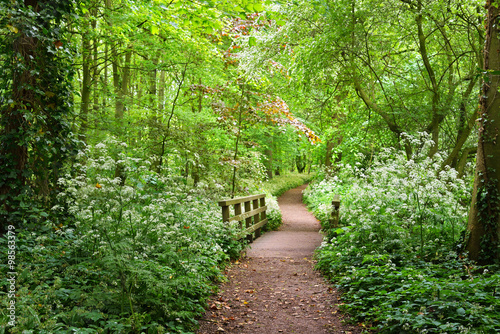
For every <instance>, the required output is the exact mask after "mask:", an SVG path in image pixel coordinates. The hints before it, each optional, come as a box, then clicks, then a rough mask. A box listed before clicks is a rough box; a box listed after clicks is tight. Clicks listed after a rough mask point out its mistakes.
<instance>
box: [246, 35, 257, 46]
mask: <svg viewBox="0 0 500 334" xmlns="http://www.w3.org/2000/svg"><path fill="white" fill-rule="evenodd" d="M248 45H250V46H256V45H257V39H256V38H255V37H253V36H251V37H250V38H249V39H248Z"/></svg>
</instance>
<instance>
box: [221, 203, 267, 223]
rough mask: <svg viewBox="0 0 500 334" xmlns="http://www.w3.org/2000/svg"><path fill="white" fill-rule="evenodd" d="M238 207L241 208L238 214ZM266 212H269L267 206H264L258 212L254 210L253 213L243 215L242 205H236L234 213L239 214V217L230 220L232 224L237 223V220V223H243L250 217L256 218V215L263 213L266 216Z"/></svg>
mask: <svg viewBox="0 0 500 334" xmlns="http://www.w3.org/2000/svg"><path fill="white" fill-rule="evenodd" d="M237 205H239V206H240V209H239V212H236V206H237ZM266 210H267V206H263V207H261V208H258V209H257V210H252V211H248V212H245V213H241V204H235V206H234V213H235V214H237V215H236V216H234V217H231V218H229V221H230V222H232V221H235V220H236V221H243V220H245V219H247V218H248V217H252V216H255V215H256V214H259V213H261V212H263V213H264V214H265V211H266ZM239 213H240V214H239Z"/></svg>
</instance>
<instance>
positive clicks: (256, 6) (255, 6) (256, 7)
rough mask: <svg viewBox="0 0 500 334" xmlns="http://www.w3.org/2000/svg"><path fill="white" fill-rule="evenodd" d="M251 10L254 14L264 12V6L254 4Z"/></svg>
mask: <svg viewBox="0 0 500 334" xmlns="http://www.w3.org/2000/svg"><path fill="white" fill-rule="evenodd" d="M253 9H254V10H255V11H256V12H262V11H263V10H264V6H263V5H262V4H261V3H255V4H253Z"/></svg>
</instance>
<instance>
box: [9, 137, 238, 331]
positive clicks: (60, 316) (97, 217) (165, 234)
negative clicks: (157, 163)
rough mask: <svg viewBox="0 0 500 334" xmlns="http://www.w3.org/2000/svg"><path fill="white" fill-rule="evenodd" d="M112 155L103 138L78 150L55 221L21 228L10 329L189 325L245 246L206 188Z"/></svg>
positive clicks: (183, 327)
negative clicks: (79, 159) (80, 155)
mask: <svg viewBox="0 0 500 334" xmlns="http://www.w3.org/2000/svg"><path fill="white" fill-rule="evenodd" d="M113 144H114V143H113ZM113 154H114V153H112V152H110V150H109V149H108V145H106V144H99V145H96V146H95V147H94V148H92V149H90V150H88V151H87V152H85V155H86V156H87V159H86V160H85V164H83V165H79V166H77V172H76V174H75V175H76V176H73V177H72V176H70V175H68V176H66V177H65V178H62V179H60V183H61V186H63V187H65V189H66V191H65V192H64V193H61V194H60V195H59V201H60V205H58V206H56V207H54V209H53V210H54V215H53V217H54V219H49V220H47V221H46V222H45V223H44V224H43V226H42V227H40V228H38V229H36V230H34V231H27V230H25V231H23V232H20V233H19V238H18V243H17V246H18V249H19V251H18V252H19V256H21V258H19V259H18V262H17V263H18V267H17V268H16V270H17V272H18V273H20V275H19V277H18V280H17V284H18V286H19V292H18V294H19V298H18V299H17V304H16V307H17V310H18V313H17V316H18V320H19V322H18V325H17V326H16V327H14V328H12V329H11V332H12V333H23V332H27V331H33V330H35V329H36V330H37V333H54V332H57V333H72V332H74V331H78V332H80V333H97V332H102V331H105V332H112V333H120V332H121V333H125V332H126V333H140V332H143V331H144V332H154V333H166V332H188V331H189V330H190V329H191V328H193V326H194V325H195V324H196V320H195V318H196V317H197V316H198V315H199V314H200V313H202V312H204V307H205V300H206V299H207V298H208V297H209V295H210V294H211V293H212V292H213V290H214V288H215V285H214V282H216V281H217V280H220V279H221V278H222V276H221V267H222V265H223V263H224V262H225V261H227V260H228V259H229V257H230V256H231V255H233V256H238V255H239V252H240V250H241V249H242V248H243V247H244V245H243V244H241V243H239V242H236V241H235V240H234V239H233V237H234V236H235V235H236V233H237V229H236V226H234V225H227V224H224V223H223V222H222V217H221V212H220V208H219V207H218V206H217V204H216V201H215V200H214V199H213V198H211V196H210V194H207V193H205V192H204V189H202V188H199V189H198V188H190V187H188V186H186V182H184V179H183V178H182V177H180V176H176V175H179V174H178V173H174V172H172V173H171V174H170V176H168V177H165V176H161V175H158V174H156V173H153V172H151V171H150V170H149V163H148V162H147V161H144V160H141V159H133V158H129V157H127V156H125V154H122V153H118V154H116V156H117V158H115V159H113V158H112V155H113ZM117 168H120V169H121V174H122V175H123V176H126V182H125V184H123V179H121V178H115V177H114V175H115V173H116V170H117ZM68 214H69V216H70V217H72V218H71V219H67V220H59V221H58V220H56V219H55V217H64V216H67V215H68ZM6 247H7V242H6V239H5V238H2V239H1V248H2V252H3V251H4V250H5V249H6ZM5 269H6V267H3V268H2V271H3V270H5ZM2 284H6V283H4V282H2ZM6 303H7V300H5V298H4V299H2V311H1V312H2V313H1V314H0V319H2V321H1V322H2V323H6V321H3V320H6V319H7V313H6V311H5V310H6V307H5V306H6Z"/></svg>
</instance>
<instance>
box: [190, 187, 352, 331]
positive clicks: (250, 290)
mask: <svg viewBox="0 0 500 334" xmlns="http://www.w3.org/2000/svg"><path fill="white" fill-rule="evenodd" d="M305 187H306V185H303V186H301V187H298V188H295V189H292V190H290V191H288V192H286V193H285V194H283V196H281V197H280V198H279V199H278V203H279V205H280V208H281V211H282V213H283V225H282V226H281V227H280V229H279V230H278V231H273V232H267V233H265V234H264V235H263V236H261V237H260V238H258V239H256V240H255V241H254V242H253V243H252V244H251V248H250V249H249V250H248V251H247V253H246V256H245V257H243V258H242V259H241V260H239V261H236V262H235V263H233V265H232V266H231V267H229V268H228V269H227V271H226V276H227V278H228V281H227V282H226V283H223V284H222V286H221V290H220V293H219V294H218V295H217V296H214V297H213V298H212V300H211V301H210V302H209V309H208V311H207V312H206V314H205V316H204V317H203V318H202V319H201V320H200V328H199V330H198V332H197V333H198V334H210V333H235V334H247V333H248V334H257V333H264V334H267V333H273V334H274V333H299V334H303V333H307V334H320V333H321V334H323V333H346V334H348V333H352V334H355V333H361V328H359V327H356V326H350V325H346V324H344V323H343V321H342V320H344V315H342V314H341V313H340V312H339V310H338V307H337V304H338V303H339V300H338V293H337V291H336V289H335V288H334V287H333V286H332V285H330V284H328V282H327V281H326V280H325V279H324V278H323V277H322V276H321V274H320V273H318V272H317V271H315V270H314V269H313V268H314V259H313V253H314V250H315V249H316V248H317V247H318V246H319V245H320V244H321V242H322V236H321V234H320V233H319V230H320V224H319V222H318V221H317V220H316V219H315V218H314V216H313V215H312V214H311V213H310V212H308V211H307V209H306V207H305V205H304V204H303V203H302V190H303V189H305Z"/></svg>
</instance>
